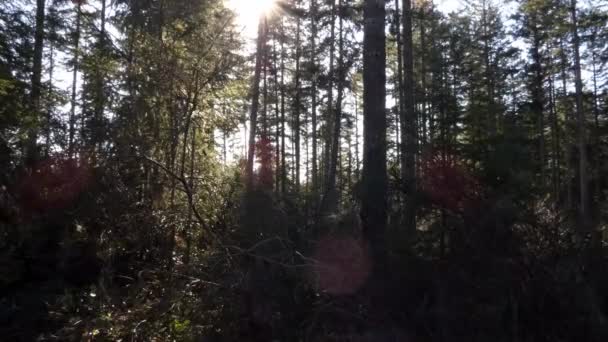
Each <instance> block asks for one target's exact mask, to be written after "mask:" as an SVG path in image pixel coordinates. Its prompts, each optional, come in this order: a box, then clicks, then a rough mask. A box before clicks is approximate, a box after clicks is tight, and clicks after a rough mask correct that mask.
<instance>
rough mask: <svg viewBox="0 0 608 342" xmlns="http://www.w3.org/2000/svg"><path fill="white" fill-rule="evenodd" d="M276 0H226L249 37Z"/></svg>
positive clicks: (446, 4) (445, 6) (442, 0)
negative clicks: (259, 19)
mask: <svg viewBox="0 0 608 342" xmlns="http://www.w3.org/2000/svg"><path fill="white" fill-rule="evenodd" d="M275 1H276V0H226V3H227V5H228V7H229V8H231V9H233V10H234V11H235V12H236V14H237V18H238V19H237V22H238V24H239V25H240V26H241V27H242V28H243V33H244V34H245V36H246V37H247V38H250V39H253V38H255V36H256V33H257V24H258V18H259V17H260V15H261V14H262V13H264V12H266V11H269V10H272V8H273V6H274V2H275ZM435 4H436V5H437V8H438V9H439V10H440V11H442V12H444V13H450V12H453V11H456V10H458V9H460V8H462V7H463V2H462V0H435Z"/></svg>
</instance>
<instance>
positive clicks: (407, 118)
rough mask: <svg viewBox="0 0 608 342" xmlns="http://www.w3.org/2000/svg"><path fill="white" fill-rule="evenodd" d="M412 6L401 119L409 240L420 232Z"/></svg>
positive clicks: (406, 8) (406, 6)
mask: <svg viewBox="0 0 608 342" xmlns="http://www.w3.org/2000/svg"><path fill="white" fill-rule="evenodd" d="M412 49H413V44H412V4H411V1H410V0H403V71H404V79H403V113H402V117H401V156H402V159H401V178H402V181H403V186H404V188H403V191H404V193H405V194H406V195H407V198H406V203H405V212H404V218H403V219H404V220H403V223H404V228H405V230H406V232H407V235H408V238H412V237H413V235H414V233H415V232H416V198H415V197H416V150H417V148H416V135H417V131H418V128H417V125H416V111H415V110H414V57H413V53H412Z"/></svg>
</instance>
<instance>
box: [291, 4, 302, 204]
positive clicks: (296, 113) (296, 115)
mask: <svg viewBox="0 0 608 342" xmlns="http://www.w3.org/2000/svg"><path fill="white" fill-rule="evenodd" d="M298 2H299V1H298ZM296 20H297V23H296V42H295V44H296V56H295V58H296V69H295V75H294V78H295V99H294V106H293V107H294V108H293V114H292V115H293V135H294V145H295V153H294V154H295V165H294V168H295V179H294V183H295V192H296V193H299V192H300V159H301V156H300V106H301V104H300V91H301V90H300V52H301V50H300V25H301V21H300V17H299V16H298V18H297V19H296Z"/></svg>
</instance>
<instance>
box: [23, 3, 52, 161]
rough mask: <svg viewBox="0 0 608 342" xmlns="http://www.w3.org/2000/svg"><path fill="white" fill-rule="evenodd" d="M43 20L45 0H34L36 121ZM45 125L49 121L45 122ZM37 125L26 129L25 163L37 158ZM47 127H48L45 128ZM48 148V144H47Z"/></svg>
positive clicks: (33, 110)
mask: <svg viewBox="0 0 608 342" xmlns="http://www.w3.org/2000/svg"><path fill="white" fill-rule="evenodd" d="M44 21H45V0H37V1H36V29H35V33H34V60H33V66H32V92H31V94H30V95H31V101H32V103H31V105H32V112H33V115H34V116H35V120H34V122H36V123H37V122H38V120H39V116H40V113H41V110H40V96H41V93H42V82H41V79H42V55H43V50H44ZM47 125H49V123H48V122H47ZM37 126H38V125H37V124H34V125H32V127H31V128H30V129H29V131H28V136H27V144H26V146H27V148H26V153H25V154H26V164H30V165H31V164H33V163H34V161H35V160H36V159H37V158H38V152H37V148H36V141H37V140H38V127H37ZM47 129H48V128H47ZM47 148H48V146H47Z"/></svg>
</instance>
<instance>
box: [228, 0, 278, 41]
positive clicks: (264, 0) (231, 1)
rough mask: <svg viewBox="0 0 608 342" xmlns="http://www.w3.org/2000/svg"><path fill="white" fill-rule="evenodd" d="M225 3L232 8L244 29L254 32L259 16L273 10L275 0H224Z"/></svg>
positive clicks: (275, 5)
mask: <svg viewBox="0 0 608 342" xmlns="http://www.w3.org/2000/svg"><path fill="white" fill-rule="evenodd" d="M226 4H227V6H228V7H229V8H231V9H232V10H234V12H235V13H236V15H237V16H238V18H237V22H238V23H239V24H240V25H241V26H243V28H244V29H245V31H246V32H252V33H255V32H256V30H257V25H258V23H259V20H260V18H261V17H262V16H263V15H269V14H271V13H272V12H274V10H275V9H276V7H277V0H226Z"/></svg>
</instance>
